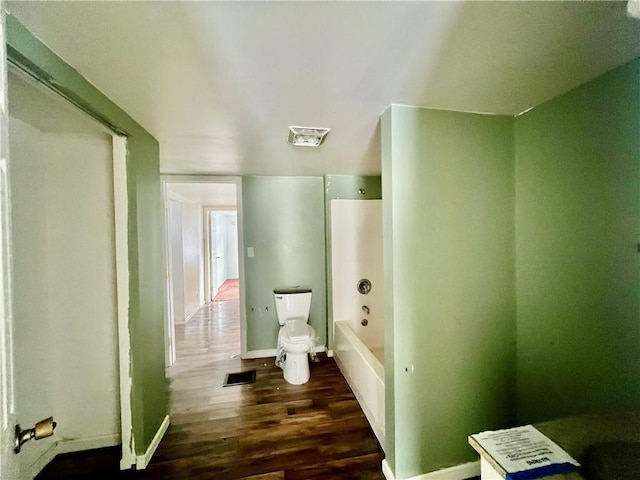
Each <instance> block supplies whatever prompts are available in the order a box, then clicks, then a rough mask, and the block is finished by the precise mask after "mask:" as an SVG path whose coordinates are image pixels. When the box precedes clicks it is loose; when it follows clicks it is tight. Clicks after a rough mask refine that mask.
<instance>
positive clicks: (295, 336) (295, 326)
mask: <svg viewBox="0 0 640 480" xmlns="http://www.w3.org/2000/svg"><path fill="white" fill-rule="evenodd" d="M285 331H286V333H287V337H289V341H291V342H302V341H305V340H309V337H310V336H311V332H312V331H313V330H312V329H311V328H310V327H309V325H307V322H306V321H305V320H298V319H295V320H287V323H286V324H285Z"/></svg>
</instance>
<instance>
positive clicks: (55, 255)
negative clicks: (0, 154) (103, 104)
mask: <svg viewBox="0 0 640 480" xmlns="http://www.w3.org/2000/svg"><path fill="white" fill-rule="evenodd" d="M10 139H11V146H10V147H11V158H12V168H11V180H12V187H13V188H12V191H13V194H12V209H13V214H12V222H13V235H14V237H13V242H14V275H15V280H16V283H15V297H14V299H15V302H14V304H15V308H16V314H17V316H16V318H17V319H19V321H18V322H16V327H15V333H16V350H15V353H16V360H17V365H18V366H19V368H18V370H17V405H18V410H19V411H18V416H19V418H20V421H21V422H24V423H23V424H24V425H32V424H33V423H35V422H36V421H39V420H41V419H43V418H46V417H48V416H50V415H53V416H54V418H55V421H56V422H57V423H58V426H57V428H56V432H55V435H54V436H53V437H51V438H49V439H46V440H43V441H39V442H33V443H30V444H28V445H27V446H25V449H24V451H23V453H21V462H22V465H23V466H24V467H25V470H24V471H25V472H26V471H34V470H33V468H36V467H37V465H38V464H34V462H36V460H38V458H39V457H40V456H41V455H42V454H43V452H44V451H45V450H47V449H48V448H49V447H51V445H52V444H53V443H54V442H62V443H63V444H64V445H65V449H66V450H67V451H71V450H77V449H84V448H91V447H95V445H96V443H92V444H91V447H88V443H87V442H97V444H99V445H100V446H106V445H114V444H117V443H119V441H120V435H119V434H120V408H119V377H118V340H117V339H118V337H117V318H116V303H115V260H114V255H113V252H114V249H115V245H114V231H113V228H114V227H113V223H114V212H113V174H112V170H111V169H112V166H111V165H112V161H113V160H112V159H113V156H112V150H111V138H110V137H109V136H107V135H87V134H83V135H78V134H52V133H47V134H43V133H42V132H40V131H38V130H36V129H34V128H33V127H31V126H29V125H28V124H25V123H23V122H20V121H18V120H15V119H11V123H10ZM78 178H82V181H78ZM78 199H82V201H81V202H79V201H78ZM34 299H35V300H34ZM34 465H35V467H34ZM40 466H42V465H40Z"/></svg>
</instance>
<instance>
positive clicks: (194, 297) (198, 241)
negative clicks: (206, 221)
mask: <svg viewBox="0 0 640 480" xmlns="http://www.w3.org/2000/svg"><path fill="white" fill-rule="evenodd" d="M169 198H170V199H171V200H175V201H179V202H180V203H181V204H182V253H183V271H184V318H183V319H175V322H176V323H183V322H184V321H185V319H188V318H189V317H190V316H191V315H193V314H194V313H195V312H196V311H198V309H199V308H200V307H201V306H202V305H203V303H204V263H203V244H202V239H203V230H202V225H203V215H204V212H203V208H202V205H200V204H199V203H195V202H192V201H190V200H187V199H186V198H183V197H181V196H179V195H176V194H173V193H172V194H170V196H169Z"/></svg>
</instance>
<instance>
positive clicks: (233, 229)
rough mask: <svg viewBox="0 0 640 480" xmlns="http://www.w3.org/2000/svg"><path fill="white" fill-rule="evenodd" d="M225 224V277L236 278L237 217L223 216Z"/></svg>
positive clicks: (237, 273)
mask: <svg viewBox="0 0 640 480" xmlns="http://www.w3.org/2000/svg"><path fill="white" fill-rule="evenodd" d="M225 217H226V218H225V220H226V223H227V238H226V248H225V255H226V261H225V265H226V266H227V272H226V277H227V278H228V279H229V278H238V275H239V272H238V217H237V216H236V215H235V214H233V215H225Z"/></svg>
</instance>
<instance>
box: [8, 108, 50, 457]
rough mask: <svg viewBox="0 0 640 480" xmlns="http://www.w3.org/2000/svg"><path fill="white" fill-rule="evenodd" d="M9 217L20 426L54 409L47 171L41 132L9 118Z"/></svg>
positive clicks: (28, 450) (35, 449)
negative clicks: (47, 224) (10, 224)
mask: <svg viewBox="0 0 640 480" xmlns="http://www.w3.org/2000/svg"><path fill="white" fill-rule="evenodd" d="M9 134H10V137H9V140H10V145H9V148H10V154H11V168H10V171H9V173H10V179H11V187H12V192H11V210H12V211H11V216H12V224H13V225H12V230H13V238H12V241H13V278H14V284H13V296H14V303H13V306H14V312H13V317H14V325H15V326H14V342H15V343H14V348H15V362H16V363H15V371H16V379H15V380H16V418H17V419H18V421H19V422H20V424H21V425H22V427H23V428H25V427H28V426H33V424H34V423H35V422H37V421H39V420H42V419H43V418H46V417H48V416H49V415H52V414H54V413H55V410H56V409H55V407H54V400H53V383H52V378H53V376H54V373H53V365H52V361H51V359H52V349H53V348H55V346H54V344H53V341H52V340H53V339H52V332H51V328H50V323H49V321H48V312H49V308H48V294H49V292H48V284H47V277H46V265H47V249H46V243H45V241H44V240H45V239H46V219H47V211H46V205H47V198H46V179H47V175H46V171H45V169H44V168H42V163H43V161H42V160H43V135H42V133H41V132H40V131H38V130H36V129H35V128H33V127H31V126H30V125H27V124H26V123H23V122H21V121H19V120H15V119H13V118H11V119H10V121H9ZM54 441H55V439H53V438H47V439H44V440H41V441H39V442H36V443H33V445H25V448H24V450H23V451H22V452H21V453H20V461H21V464H22V465H25V466H29V465H31V464H33V463H34V462H35V461H36V460H37V459H38V457H40V455H42V453H43V452H45V451H46V450H47V449H48V448H50V447H51V445H52V444H53V443H54Z"/></svg>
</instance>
